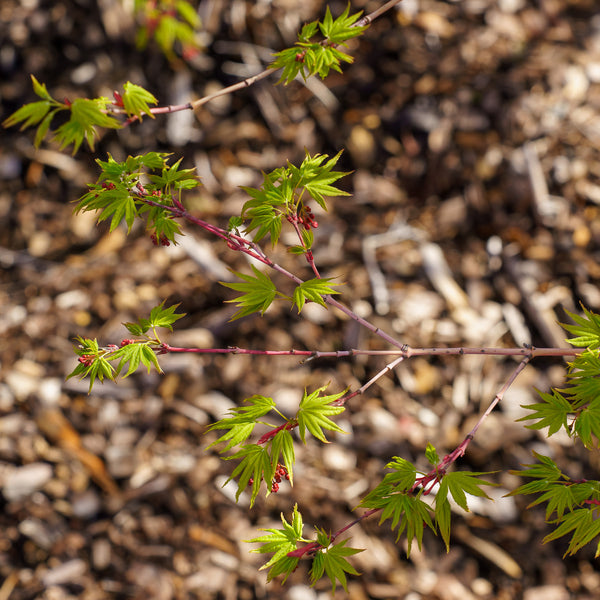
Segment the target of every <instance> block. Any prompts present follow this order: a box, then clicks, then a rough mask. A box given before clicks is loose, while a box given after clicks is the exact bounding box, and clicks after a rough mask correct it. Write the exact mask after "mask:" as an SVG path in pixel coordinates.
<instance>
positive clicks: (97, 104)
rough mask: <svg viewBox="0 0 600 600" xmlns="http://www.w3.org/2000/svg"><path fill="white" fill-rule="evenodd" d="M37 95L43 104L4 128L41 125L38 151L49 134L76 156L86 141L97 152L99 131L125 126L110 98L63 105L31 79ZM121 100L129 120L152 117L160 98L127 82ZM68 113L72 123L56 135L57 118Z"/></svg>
mask: <svg viewBox="0 0 600 600" xmlns="http://www.w3.org/2000/svg"><path fill="white" fill-rule="evenodd" d="M31 81H32V84H33V91H34V93H35V94H36V96H39V97H40V98H41V100H38V101H37V102H30V103H28V104H25V105H23V106H22V107H21V108H19V109H18V110H17V111H16V112H14V113H13V114H12V115H10V116H9V117H8V118H6V119H5V120H4V121H3V123H2V125H3V126H4V127H13V126H14V125H18V124H21V130H24V129H27V128H28V127H33V126H35V125H37V126H38V127H37V131H36V134H35V140H34V144H35V146H36V148H37V147H39V145H40V144H41V143H42V140H43V139H44V138H45V137H46V135H47V134H48V133H51V134H52V137H53V139H54V140H55V141H56V142H58V144H60V149H61V150H63V149H64V148H66V147H67V146H69V145H71V144H73V154H75V153H76V152H77V150H78V149H79V147H80V146H81V144H82V142H83V140H85V141H87V143H88V145H89V147H90V148H91V149H92V150H93V149H94V142H95V140H96V138H97V137H98V130H97V128H98V127H102V128H104V129H119V128H121V127H122V126H123V125H122V123H121V122H120V121H118V120H117V119H115V117H114V116H113V115H112V114H111V112H112V110H113V108H114V106H115V104H117V102H113V101H112V100H110V99H109V98H105V97H100V98H94V99H87V98H78V99H76V100H74V101H73V102H71V101H69V100H65V101H64V102H60V101H58V100H56V99H54V98H53V97H52V96H51V95H50V93H49V92H48V90H47V89H46V85H45V84H43V83H40V82H39V81H38V80H37V79H36V78H35V77H34V76H33V75H32V76H31ZM115 98H118V106H120V107H122V108H123V110H124V111H125V113H126V114H127V116H128V117H130V118H131V117H134V116H135V117H138V118H141V116H142V113H144V114H147V115H150V116H152V113H151V112H150V111H151V109H150V107H149V105H150V104H156V103H157V100H156V98H155V97H154V96H153V95H152V94H151V93H150V92H148V91H147V90H145V89H144V88H143V87H141V86H139V85H135V84H133V83H131V82H127V83H126V84H125V85H124V88H123V93H122V94H119V93H118V92H116V93H115ZM61 112H68V113H70V114H69V119H68V120H67V121H66V122H65V123H63V124H62V125H60V126H59V127H58V128H57V129H56V130H55V131H51V130H50V125H51V123H52V121H53V119H54V117H55V116H56V115H57V114H59V113H61Z"/></svg>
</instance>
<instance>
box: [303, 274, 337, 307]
mask: <svg viewBox="0 0 600 600" xmlns="http://www.w3.org/2000/svg"><path fill="white" fill-rule="evenodd" d="M330 281H331V279H328V278H314V279H308V280H307V281H303V282H302V283H301V284H299V285H298V286H296V289H295V290H294V295H293V301H294V304H295V305H296V307H297V308H298V312H300V311H301V310H302V309H303V308H304V304H305V302H306V301H307V300H310V301H312V302H316V303H317V304H320V305H321V306H326V305H325V300H324V299H323V296H326V295H331V294H339V292H338V291H336V290H334V289H333V288H332V287H331V285H339V284H337V283H334V284H330Z"/></svg>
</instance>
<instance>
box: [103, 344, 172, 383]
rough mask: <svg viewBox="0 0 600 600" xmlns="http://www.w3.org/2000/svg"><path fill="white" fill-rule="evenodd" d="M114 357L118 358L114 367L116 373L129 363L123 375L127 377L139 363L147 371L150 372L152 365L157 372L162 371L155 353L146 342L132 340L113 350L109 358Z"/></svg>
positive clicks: (114, 358)
mask: <svg viewBox="0 0 600 600" xmlns="http://www.w3.org/2000/svg"><path fill="white" fill-rule="evenodd" d="M116 359H120V362H119V364H118V366H117V369H116V372H117V374H119V373H121V371H122V370H123V367H125V365H126V364H127V363H129V368H128V369H127V371H126V373H125V375H123V377H129V375H131V374H132V373H134V372H135V371H136V370H137V368H138V367H139V366H140V363H142V365H144V366H145V367H146V368H147V369H148V373H150V370H151V368H152V367H154V368H155V369H156V370H157V372H158V373H162V372H163V371H162V369H161V368H160V365H159V364H158V360H157V358H156V354H155V352H154V350H153V349H152V348H151V347H150V346H149V345H148V342H134V343H132V344H127V345H126V346H123V347H121V348H119V349H118V350H115V352H114V353H112V354H111V360H116Z"/></svg>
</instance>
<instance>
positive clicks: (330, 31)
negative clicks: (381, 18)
mask: <svg viewBox="0 0 600 600" xmlns="http://www.w3.org/2000/svg"><path fill="white" fill-rule="evenodd" d="M361 15H362V12H357V13H354V14H353V15H350V4H349V3H348V5H347V6H346V10H345V11H344V12H343V13H342V14H341V15H340V16H339V17H338V18H337V19H335V20H334V18H333V16H332V15H331V11H330V10H329V6H328V7H327V11H326V13H325V18H324V19H323V22H322V23H320V24H319V29H320V30H321V33H322V34H323V37H325V38H326V39H327V40H328V41H329V42H330V43H332V44H343V43H344V42H346V41H347V40H349V39H351V38H354V37H357V36H359V35H361V34H362V33H363V32H364V31H365V29H367V26H366V25H363V26H360V27H356V26H355V25H354V24H355V23H356V21H358V19H359V18H360V16H361Z"/></svg>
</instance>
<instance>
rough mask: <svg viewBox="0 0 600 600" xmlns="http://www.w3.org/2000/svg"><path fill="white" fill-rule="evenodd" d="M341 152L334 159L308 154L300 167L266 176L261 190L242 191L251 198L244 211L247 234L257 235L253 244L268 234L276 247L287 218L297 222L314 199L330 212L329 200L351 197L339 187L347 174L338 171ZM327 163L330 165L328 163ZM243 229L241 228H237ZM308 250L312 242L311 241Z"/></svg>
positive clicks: (279, 170)
mask: <svg viewBox="0 0 600 600" xmlns="http://www.w3.org/2000/svg"><path fill="white" fill-rule="evenodd" d="M340 156H341V152H338V154H336V155H335V156H334V157H333V158H331V159H329V160H327V159H328V158H329V157H328V156H327V155H326V154H314V155H311V154H309V153H308V152H307V153H306V156H305V158H304V160H303V161H302V163H301V164H300V166H299V167H297V166H295V165H293V164H292V163H290V162H289V161H288V163H287V165H286V166H285V167H280V168H278V169H275V170H274V171H271V172H270V173H264V174H263V184H262V185H261V187H260V188H258V189H257V188H252V187H242V189H243V190H244V191H245V192H246V193H247V194H248V195H249V196H250V200H248V201H247V202H246V203H245V204H244V206H243V207H242V215H241V216H242V219H243V220H244V221H248V223H247V225H246V227H245V231H246V232H248V233H250V232H253V231H255V232H256V233H255V234H254V237H253V240H254V241H255V242H259V241H260V240H261V239H263V238H264V237H265V236H266V235H267V234H269V235H270V237H271V243H272V244H273V246H275V245H276V244H277V242H278V241H279V237H280V234H281V226H282V221H283V219H284V218H287V219H288V220H290V221H293V220H294V219H296V218H297V216H298V214H299V212H301V211H302V209H303V208H304V207H305V205H306V203H307V202H308V201H309V200H310V199H311V198H312V199H313V200H314V201H315V202H316V203H317V204H318V205H319V206H320V207H321V208H322V209H323V210H327V203H326V200H325V198H326V197H336V196H349V195H350V194H349V193H348V192H345V191H343V190H341V189H339V188H338V187H336V186H335V185H333V184H334V183H335V182H336V181H338V179H341V178H342V177H343V176H344V175H347V173H344V172H342V171H334V170H333V167H334V166H335V165H336V163H337V162H338V160H339V158H340ZM325 161H327V162H325ZM237 226H239V224H238V225H237ZM307 242H310V243H307V244H306V248H305V250H308V249H310V246H311V245H312V240H307Z"/></svg>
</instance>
